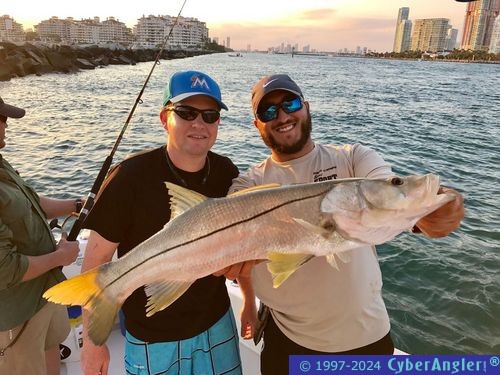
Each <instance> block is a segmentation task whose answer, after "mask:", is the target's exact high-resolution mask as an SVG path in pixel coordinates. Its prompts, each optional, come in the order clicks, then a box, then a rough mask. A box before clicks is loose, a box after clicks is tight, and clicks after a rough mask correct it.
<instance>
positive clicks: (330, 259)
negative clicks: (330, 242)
mask: <svg viewBox="0 0 500 375" xmlns="http://www.w3.org/2000/svg"><path fill="white" fill-rule="evenodd" d="M326 261H327V262H328V263H329V264H330V266H332V267H333V268H335V269H336V270H337V271H340V270H339V265H338V264H337V261H336V260H335V254H330V255H327V256H326Z"/></svg>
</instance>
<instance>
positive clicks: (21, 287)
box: [0, 98, 81, 375]
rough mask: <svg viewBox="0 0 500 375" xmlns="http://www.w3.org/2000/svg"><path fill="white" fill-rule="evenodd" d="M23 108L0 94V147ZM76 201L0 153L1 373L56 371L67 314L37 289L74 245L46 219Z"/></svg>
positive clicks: (49, 281) (68, 259) (53, 279)
mask: <svg viewBox="0 0 500 375" xmlns="http://www.w3.org/2000/svg"><path fill="white" fill-rule="evenodd" d="M24 114H25V111H24V109H21V108H18V107H15V106H13V105H9V104H7V103H5V102H4V101H3V99H2V98H0V149H1V148H4V147H5V130H6V128H7V121H8V119H9V118H16V119H18V118H21V117H23V116H24ZM79 201H80V200H74V199H52V198H48V197H43V196H39V195H38V194H36V193H35V191H34V190H33V189H32V188H31V187H30V186H29V185H28V184H27V183H26V182H25V181H24V180H23V179H22V178H21V177H20V176H19V174H18V173H17V171H15V170H14V169H13V168H12V166H11V165H10V164H9V163H8V162H7V160H5V159H4V158H3V157H2V155H1V154H0V306H1V308H0V373H1V374H28V375H37V374H45V373H47V374H49V375H55V374H59V363H60V359H59V344H60V343H61V342H63V341H64V339H65V338H66V336H67V335H68V332H69V320H68V314H67V310H66V307H65V306H59V305H55V304H53V303H50V302H47V301H46V300H45V299H44V298H42V295H43V293H44V292H45V291H46V290H47V289H49V288H50V287H51V286H53V285H55V284H57V283H58V282H59V281H62V280H64V279H65V278H64V275H63V273H62V271H61V268H60V267H61V266H67V265H69V264H71V263H73V262H74V261H75V259H76V257H77V256H78V251H79V249H78V242H77V241H66V235H65V234H64V235H63V237H62V238H61V240H60V241H59V243H58V244H56V242H55V240H54V237H53V236H52V232H51V230H50V228H49V226H48V224H47V219H48V218H54V217H58V216H64V215H69V214H71V212H73V211H78V207H77V206H78V202H79ZM80 204H81V203H80ZM80 208H81V207H80Z"/></svg>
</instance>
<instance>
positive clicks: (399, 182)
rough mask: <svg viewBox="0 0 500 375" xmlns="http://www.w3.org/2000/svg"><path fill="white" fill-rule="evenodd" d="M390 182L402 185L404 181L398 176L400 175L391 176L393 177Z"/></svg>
mask: <svg viewBox="0 0 500 375" xmlns="http://www.w3.org/2000/svg"><path fill="white" fill-rule="evenodd" d="M391 184H393V185H403V184H404V181H403V179H402V178H400V177H393V178H392V179H391Z"/></svg>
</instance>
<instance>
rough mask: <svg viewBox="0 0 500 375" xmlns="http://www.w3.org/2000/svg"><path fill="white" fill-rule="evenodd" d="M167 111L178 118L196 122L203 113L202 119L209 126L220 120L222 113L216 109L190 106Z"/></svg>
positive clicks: (181, 106) (172, 108) (171, 108)
mask: <svg viewBox="0 0 500 375" xmlns="http://www.w3.org/2000/svg"><path fill="white" fill-rule="evenodd" d="M167 111H174V112H175V114H176V115H177V116H179V117H180V118H181V119H183V120H186V121H194V120H195V119H196V118H197V117H198V115H199V114H200V113H201V118H202V119H203V121H205V122H206V123H207V124H213V123H215V122H217V120H219V119H220V112H219V111H217V110H216V109H198V108H194V107H190V106H188V105H180V106H177V107H170V108H167Z"/></svg>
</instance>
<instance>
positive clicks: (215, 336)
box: [125, 308, 242, 375]
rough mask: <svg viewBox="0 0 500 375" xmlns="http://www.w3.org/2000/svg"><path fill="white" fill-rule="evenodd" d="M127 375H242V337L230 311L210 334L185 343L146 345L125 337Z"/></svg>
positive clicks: (182, 341) (214, 326)
mask: <svg viewBox="0 0 500 375" xmlns="http://www.w3.org/2000/svg"><path fill="white" fill-rule="evenodd" d="M125 337H126V342H125V370H126V373H127V374H134V375H143V374H148V375H149V374H163V375H192V374H193V375H223V374H224V375H241V373H242V371H241V359H240V350H239V337H238V332H237V328H236V322H235V321H234V316H233V312H232V310H231V308H229V310H228V311H227V312H226V313H225V314H224V316H223V317H222V318H221V319H219V321H218V322H216V323H215V324H214V325H213V326H212V327H210V328H209V329H208V330H207V331H205V332H202V333H200V334H199V335H197V336H194V337H192V338H189V339H186V340H180V341H171V342H158V343H151V344H150V343H147V342H144V341H141V340H138V339H136V338H135V337H133V336H132V335H131V334H130V333H129V332H128V331H127V332H126V334H125Z"/></svg>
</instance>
